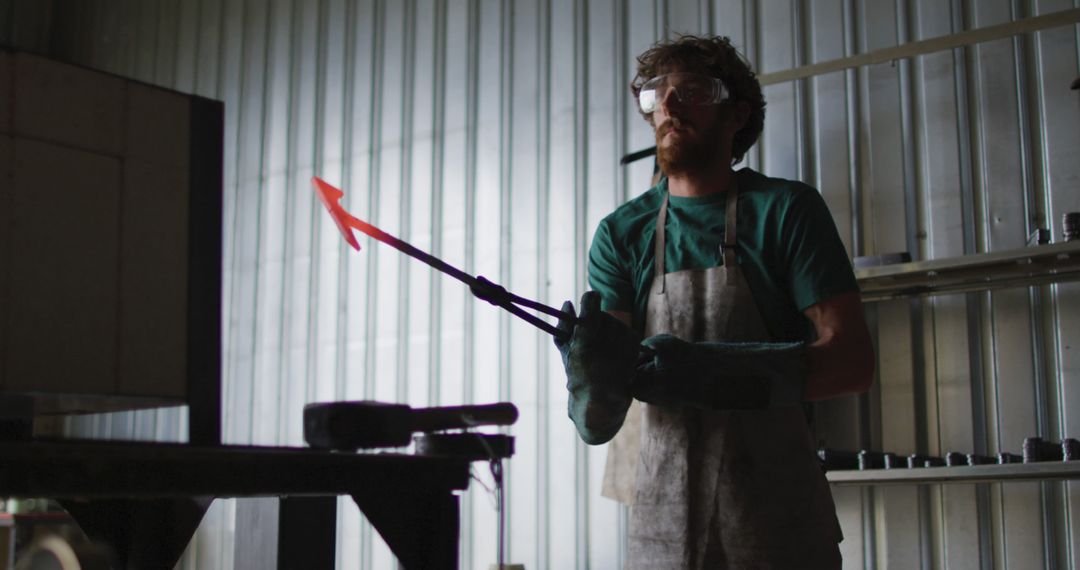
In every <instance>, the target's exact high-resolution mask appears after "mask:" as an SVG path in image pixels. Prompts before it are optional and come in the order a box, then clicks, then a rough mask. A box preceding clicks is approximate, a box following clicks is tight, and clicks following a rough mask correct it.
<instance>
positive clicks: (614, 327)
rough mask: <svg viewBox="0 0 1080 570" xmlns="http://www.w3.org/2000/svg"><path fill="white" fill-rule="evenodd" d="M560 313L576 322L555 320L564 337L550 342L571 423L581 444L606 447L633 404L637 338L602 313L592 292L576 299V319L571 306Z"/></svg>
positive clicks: (565, 304) (635, 334) (632, 332)
mask: <svg viewBox="0 0 1080 570" xmlns="http://www.w3.org/2000/svg"><path fill="white" fill-rule="evenodd" d="M562 311H563V312H564V313H567V314H570V315H575V316H576V317H577V321H576V323H575V322H570V321H569V320H567V319H565V318H563V319H559V325H558V327H559V330H561V331H563V332H565V333H566V335H565V336H563V337H562V338H559V337H556V338H555V346H556V347H557V348H558V349H559V353H560V354H561V355H562V361H563V367H564V368H565V369H566V389H567V390H568V391H569V393H570V396H569V402H568V412H569V415H570V419H571V420H573V422H574V426H576V427H577V430H578V433H579V434H580V435H581V439H582V440H583V441H585V443H587V444H589V445H599V444H601V443H606V442H608V441H610V440H611V438H613V437H615V434H616V433H617V432H618V431H619V428H620V427H622V423H623V419H625V418H626V410H627V409H628V408H629V407H630V402H631V401H632V400H633V397H632V396H631V394H630V383H631V381H632V380H633V378H634V370H635V368H636V367H637V360H638V351H639V349H640V347H641V337H640V336H639V335H638V334H637V333H636V332H634V330H633V329H631V328H630V327H628V326H626V324H625V323H623V322H622V321H620V320H619V319H617V318H615V317H613V316H611V315H609V314H608V313H605V312H604V311H603V310H601V309H600V294H599V293H597V292H595V291H589V292H587V293H585V294H584V295H582V296H581V314H580V315H578V314H576V313H575V312H574V304H573V303H571V302H570V301H567V302H565V303H563V306H562Z"/></svg>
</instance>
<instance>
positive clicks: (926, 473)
mask: <svg viewBox="0 0 1080 570" xmlns="http://www.w3.org/2000/svg"><path fill="white" fill-rule="evenodd" d="M825 476H826V478H827V479H828V480H829V483H831V484H832V485H833V486H851V485H930V484H936V483H1001V482H1009V481H1051V480H1064V479H1080V461H1053V462H1051V461H1043V462H1039V463H1007V464H1004V465H963V466H957V467H921V468H916V469H864V470H848V471H830V472H828V473H826V474H825Z"/></svg>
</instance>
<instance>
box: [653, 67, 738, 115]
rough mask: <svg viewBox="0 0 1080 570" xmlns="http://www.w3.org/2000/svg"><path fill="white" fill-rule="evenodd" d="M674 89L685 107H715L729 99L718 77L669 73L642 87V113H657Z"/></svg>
mask: <svg viewBox="0 0 1080 570" xmlns="http://www.w3.org/2000/svg"><path fill="white" fill-rule="evenodd" d="M672 89H674V90H675V96H676V97H677V98H678V99H679V102H680V103H682V104H684V105H714V104H716V103H722V102H724V100H725V99H727V97H728V91H727V89H726V88H724V84H723V82H721V81H720V79H719V78H717V77H709V76H708V75H702V74H700V73H667V74H664V75H659V76H657V77H653V78H652V79H650V80H648V81H646V82H645V84H644V85H642V86H641V91H639V92H638V104H639V105H641V112H642V113H645V114H649V113H652V112H653V111H656V109H657V107H659V106H660V102H661V101H663V100H664V99H665V98H666V97H667V94H668V91H670V90H672Z"/></svg>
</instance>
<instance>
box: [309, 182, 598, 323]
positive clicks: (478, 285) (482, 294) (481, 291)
mask: <svg viewBox="0 0 1080 570" xmlns="http://www.w3.org/2000/svg"><path fill="white" fill-rule="evenodd" d="M311 182H312V185H314V187H315V193H316V194H317V195H318V196H319V200H320V201H321V202H322V203H323V206H326V210H327V211H328V212H330V217H332V218H333V219H334V223H335V224H337V227H338V230H340V231H341V235H342V236H343V237H344V238H345V241H347V242H348V243H349V245H351V246H352V247H353V248H354V249H356V250H357V251H360V243H359V242H357V241H356V236H355V235H353V229H354V228H355V229H358V230H360V231H361V232H364V233H365V234H367V235H369V236H371V237H372V238H374V239H376V240H378V241H381V242H383V243H385V244H386V245H389V246H390V247H393V248H394V249H397V250H398V251H400V252H401V253H404V254H405V255H408V256H409V257H412V258H414V259H418V260H420V261H423V262H424V263H426V264H428V265H430V266H431V267H433V268H435V269H437V270H439V271H441V272H443V273H445V274H447V275H449V276H451V277H453V278H454V279H457V280H458V281H461V282H462V283H464V284H466V285H468V286H469V290H470V291H472V294H473V295H475V296H476V297H477V298H480V299H483V300H485V301H487V302H488V303H491V304H492V305H495V306H496V307H502V308H504V309H506V310H507V311H510V313H512V314H513V315H515V316H517V317H518V318H521V319H522V320H524V321H525V322H527V323H530V324H532V325H533V326H535V327H536V328H538V329H540V330H542V331H544V332H546V333H548V334H550V335H551V336H554V337H555V338H557V339H560V340H566V339H567V338H568V336H569V334H568V333H567V332H566V331H563V330H560V329H559V328H557V327H555V326H554V325H551V324H549V323H548V322H547V321H544V320H543V319H541V318H539V317H537V316H536V315H533V314H531V313H528V312H526V311H524V310H523V309H522V308H521V307H527V308H529V309H532V310H534V311H539V312H541V313H544V314H546V315H551V316H553V317H557V318H560V319H564V320H565V321H567V322H569V323H576V322H577V317H575V316H574V315H572V314H570V313H565V312H563V311H560V310H559V309H556V308H554V307H549V306H547V305H545V304H543V303H540V302H537V301H533V300H531V299H526V298H524V297H520V296H518V295H515V294H513V293H511V292H509V291H507V290H506V289H504V288H503V287H501V286H499V285H496V284H495V283H492V282H491V281H488V280H487V279H485V278H484V277H483V276H476V277H474V276H472V275H469V274H468V273H465V272H464V271H462V270H460V269H458V268H456V267H454V266H453V265H450V264H449V263H446V262H445V261H443V260H441V259H439V258H438V257H435V256H434V255H431V254H430V253H427V252H425V251H421V250H420V249H417V248H416V247H414V246H412V245H410V244H408V243H406V242H404V241H402V240H400V239H398V238H396V237H394V236H392V235H390V234H388V233H386V232H384V231H382V230H380V229H379V228H377V227H375V226H373V225H371V224H369V223H367V222H365V221H363V220H361V219H359V218H357V217H355V216H353V215H352V214H350V213H349V212H347V211H345V208H343V207H342V206H341V203H340V200H341V197H342V196H344V195H345V193H344V192H342V191H341V190H339V189H337V188H335V187H334V186H331V185H330V184H329V183H327V182H326V181H325V180H323V179H321V178H319V177H318V176H315V177H312V179H311ZM518 305H520V306H521V307H519V306H518Z"/></svg>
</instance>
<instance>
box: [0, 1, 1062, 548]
mask: <svg viewBox="0 0 1080 570" xmlns="http://www.w3.org/2000/svg"><path fill="white" fill-rule="evenodd" d="M1076 5H1077V3H1076V2H1075V1H1069V0H1056V1H1053V2H1038V3H1034V2H1027V1H1024V0H987V1H978V2H976V1H974V0H953V1H952V2H949V3H940V2H932V1H923V0H896V1H894V2H870V1H868V0H826V1H821V2H812V3H802V2H798V3H777V2H757V1H752V0H745V1H743V2H719V1H711V2H710V1H707V0H702V1H693V0H689V1H685V2H677V1H674V0H670V1H665V0H604V1H599V2H588V3H585V2H576V1H573V0H544V1H540V2H515V1H498V0H408V1H405V2H389V1H386V0H322V1H303V0H271V1H268V2H263V1H254V0H227V1H224V2H213V1H212V0H199V1H193V2H181V1H179V0H152V1H136V0H124V1H121V2H63V3H41V4H40V5H38V6H37V7H36V8H31V7H28V6H29V5H28V4H27V3H23V2H8V3H0V18H3V20H2V21H0V40H2V41H4V42H6V43H10V44H14V45H19V46H23V47H25V48H28V49H36V50H38V51H46V50H50V49H51V50H53V51H54V52H55V53H56V54H57V55H61V56H67V57H68V58H70V59H74V60H76V61H77V62H79V63H84V64H87V65H91V66H95V67H99V68H102V69H105V70H107V71H111V72H115V73H119V74H122V75H126V76H130V77H134V78H137V79H141V80H144V81H148V82H152V83H157V84H160V85H164V86H168V87H173V88H176V89H180V90H182V91H189V92H193V93H197V94H200V95H204V96H208V97H213V98H218V99H222V100H224V101H225V102H226V113H227V117H226V149H227V150H226V153H227V154H226V160H225V191H226V199H225V222H226V234H225V244H226V250H225V252H224V262H225V283H224V290H223V295H224V301H225V306H224V308H225V312H224V315H225V317H224V319H225V322H224V323H223V327H224V333H225V334H224V341H225V347H224V350H225V354H224V357H225V358H224V367H225V368H224V382H225V385H224V390H225V404H224V405H225V414H226V416H225V438H226V441H228V442H232V443H257V444H290V445H295V444H300V443H301V431H300V429H301V426H300V410H301V408H302V406H303V404H304V403H305V402H310V401H315V400H330V399H342V398H347V399H360V398H376V399H381V400H387V401H400V402H407V403H410V404H413V405H428V404H455V403H461V402H487V401H494V400H500V399H510V400H513V401H514V402H516V403H517V404H518V406H519V407H520V408H521V412H522V414H521V420H520V421H519V423H518V425H517V426H515V427H514V428H513V429H512V430H510V432H511V433H513V434H515V435H516V436H518V438H519V454H518V456H517V457H515V458H514V459H513V460H512V461H511V462H510V464H509V469H508V476H507V488H508V492H509V497H508V508H509V512H508V517H507V530H508V532H509V536H510V540H509V545H508V546H509V548H508V553H509V559H510V560H512V561H515V562H523V563H525V564H526V565H527V566H528V567H530V568H571V567H576V568H583V567H601V568H607V567H615V566H619V565H621V562H622V554H621V548H622V547H623V546H624V545H625V527H626V518H627V517H626V512H625V510H624V509H622V508H621V507H618V506H617V505H615V504H614V503H612V502H610V501H607V500H606V499H602V498H600V497H599V493H598V487H599V480H600V477H601V472H602V467H603V458H604V450H603V449H599V448H588V447H586V446H584V445H583V444H581V443H580V441H579V440H578V439H577V437H576V434H575V433H574V431H573V428H572V426H571V424H570V423H569V422H568V421H567V420H566V415H565V407H564V406H565V397H566V396H565V389H564V388H563V384H564V379H563V378H562V371H561V366H560V362H559V359H558V356H557V354H555V351H553V350H552V349H551V346H550V344H548V343H549V342H550V341H549V339H548V338H547V337H546V336H545V335H543V334H542V333H539V332H537V331H535V330H532V329H531V328H529V327H528V326H526V325H523V324H521V323H519V322H517V321H516V320H514V319H512V318H510V317H509V316H508V315H506V314H501V313H499V312H498V311H497V310H495V309H492V308H491V307H489V306H487V305H486V304H484V303H476V302H475V301H474V300H473V299H472V297H471V296H470V295H469V294H468V292H467V291H465V290H464V289H463V288H462V287H460V286H459V285H458V284H457V283H454V282H450V281H447V280H446V279H444V278H442V277H440V276H438V275H436V274H433V273H432V272H431V271H430V270H428V269H427V268H425V267H422V266H420V265H419V264H417V263H415V262H413V261H411V260H409V259H406V258H405V257H403V256H401V255H399V254H397V253H396V252H393V251H390V250H388V249H384V248H383V247H382V246H379V245H376V244H374V243H372V242H370V241H365V242H363V250H362V251H361V252H360V253H355V252H353V251H351V250H349V249H347V248H346V246H345V245H344V244H343V243H342V241H341V239H340V238H339V237H338V235H337V233H336V230H335V229H334V227H333V226H332V224H329V223H328V220H327V219H326V218H325V216H324V215H323V214H322V213H321V210H320V208H318V207H316V206H317V204H316V202H315V201H314V197H313V195H312V192H311V190H310V188H309V185H308V180H309V179H310V177H311V176H312V175H313V174H318V175H321V176H324V177H326V178H328V179H329V180H331V181H337V182H340V183H341V185H342V186H343V187H344V188H345V190H346V192H347V198H346V205H347V207H349V208H350V209H351V210H352V211H354V212H355V213H356V214H357V215H358V216H359V217H362V218H365V219H369V220H371V221H372V222H374V223H376V224H377V225H380V226H381V227H384V228H385V229H387V230H388V231H390V232H391V233H395V234H397V235H400V236H401V237H403V238H404V239H406V240H407V241H410V242H412V243H414V244H416V245H417V246H418V247H421V248H424V249H429V250H430V251H432V252H433V253H435V254H436V255H438V256H440V257H442V258H444V259H446V260H447V261H448V262H450V263H452V264H455V265H458V266H460V267H462V268H464V269H465V270H467V271H470V272H473V273H479V274H483V275H486V276H488V277H489V278H492V279H495V280H498V281H499V282H501V283H504V284H506V285H507V286H509V287H510V288H511V289H512V290H514V291H516V292H518V293H520V294H522V295H525V296H530V297H535V298H539V299H542V300H545V301H548V302H550V303H552V304H556V303H558V302H560V301H561V300H563V299H567V298H571V299H576V298H577V297H578V295H579V294H580V293H581V291H582V289H583V287H584V281H585V276H584V267H585V258H584V255H585V252H586V248H587V245H588V241H589V239H590V238H591V233H592V230H593V228H594V227H595V225H596V223H597V221H598V220H599V219H600V218H601V217H602V216H604V215H605V214H606V213H607V212H609V211H610V210H611V209H613V208H614V207H615V206H617V205H618V204H619V203H621V202H623V201H625V200H626V199H628V198H631V197H634V196H636V195H638V194H639V193H641V192H642V191H644V190H645V181H646V180H647V179H648V178H649V176H650V174H651V166H650V165H648V164H646V163H644V162H641V163H636V164H632V165H630V166H627V167H619V166H618V165H617V159H618V157H619V156H620V155H622V154H623V153H625V152H628V151H631V150H636V149H638V148H642V147H644V146H647V145H649V144H651V141H652V135H651V131H650V129H649V127H648V125H647V124H645V123H644V121H642V120H641V119H640V117H639V116H638V114H637V112H636V110H635V107H634V105H633V103H632V101H629V100H628V98H627V96H626V85H627V83H628V82H629V79H630V78H631V77H632V75H633V69H634V56H636V54H638V53H640V52H641V51H642V50H644V49H645V48H646V47H647V46H648V45H649V44H650V43H652V42H653V41H654V40H656V39H657V38H660V37H665V36H670V35H672V34H674V33H677V32H699V33H700V32H715V33H718V34H722V35H728V36H730V37H731V38H732V39H733V41H734V42H735V44H736V45H738V46H740V48H741V49H743V50H744V51H745V53H746V54H747V55H748V57H749V58H750V60H751V61H753V62H755V63H756V65H757V66H758V68H759V70H761V71H765V72H770V71H780V70H784V69H788V68H790V67H793V66H798V65H802V64H810V63H816V62H821V61H827V60H831V59H836V58H839V57H843V56H847V55H853V54H856V53H862V52H867V51H871V50H874V49H878V48H883V47H888V46H894V45H897V44H900V43H904V42H908V41H916V40H920V39H925V38H930V37H935V36H939V35H942V34H948V33H951V32H956V31H960V30H965V29H972V28H978V27H984V26H988V25H993V24H998V23H1003V22H1008V21H1010V20H1015V19H1018V18H1022V17H1026V16H1033V15H1039V14H1044V13H1050V12H1053V11H1056V10H1061V9H1065V8H1070V7H1074V6H1076ZM50 10H53V11H55V13H53V12H50ZM1077 46H1078V41H1077V29H1076V27H1075V26H1069V27H1064V28H1058V29H1053V30H1047V31H1043V32H1040V33H1037V34H1030V35H1028V36H1024V37H1018V38H1015V39H1006V40H997V41H993V42H987V43H984V44H979V45H977V46H971V47H966V48H962V49H957V50H954V51H947V52H939V53H934V54H929V55H924V56H919V57H916V58H912V59H910V60H902V61H899V62H895V63H893V64H881V65H873V66H867V67H864V68H860V69H855V70H849V71H842V72H834V73H831V74H826V75H821V76H818V77H814V78H810V79H803V80H799V81H797V82H792V83H787V84H777V85H773V86H769V87H767V88H766V94H767V97H768V102H769V113H768V117H769V118H768V121H767V122H766V130H765V133H764V135H763V139H762V141H761V143H760V144H759V145H758V146H757V147H756V148H755V149H754V150H752V151H751V152H750V153H749V156H748V163H749V164H750V165H751V166H752V167H755V168H757V167H761V169H762V170H764V171H765V172H767V173H768V174H771V175H774V176H787V177H792V178H801V179H804V180H806V181H807V182H809V183H811V184H813V185H815V186H816V187H818V188H819V189H820V190H821V192H822V194H823V196H824V197H825V199H826V201H827V203H828V204H829V206H830V208H831V210H832V212H833V215H834V217H835V219H836V221H837V225H838V227H839V229H840V232H841V235H842V236H843V238H844V241H845V244H846V245H847V247H848V249H849V251H850V252H851V253H853V254H880V253H887V252H893V251H905V250H906V251H911V252H912V254H913V255H914V256H916V257H917V258H935V257H945V256H952V255H959V254H963V253H971V252H978V251H993V250H1001V249H1010V248H1015V247H1020V246H1021V245H1022V244H1024V243H1025V241H1026V236H1027V234H1028V233H1029V232H1030V231H1031V230H1032V229H1034V228H1036V227H1039V226H1049V227H1052V228H1053V229H1054V231H1055V233H1057V234H1059V235H1060V229H1061V222H1060V220H1061V215H1062V213H1063V212H1067V211H1076V210H1080V192H1077V191H1076V187H1077V180H1078V179H1080V171H1078V169H1080V166H1078V165H1080V156H1078V153H1080V150H1078V149H1080V140H1078V138H1080V135H1078V133H1080V129H1078V128H1077V125H1080V107H1078V106H1077V104H1076V97H1077V95H1076V93H1075V92H1070V91H1069V90H1068V88H1067V87H1068V85H1067V84H1068V82H1069V81H1070V80H1071V79H1072V78H1074V77H1075V76H1076V74H1077V69H1078V64H1077V51H1078V49H1077ZM1078 306H1080V287H1077V286H1075V285H1068V286H1066V285H1058V286H1047V287H1041V288H1037V289H1032V290H1029V291H1025V290H1010V291H999V292H995V293H992V294H989V293H988V294H970V295H967V296H950V297H940V298H935V299H932V300H917V301H892V302H888V303H882V304H879V305H876V306H874V307H871V308H869V309H868V317H869V318H870V320H871V322H872V323H876V326H875V338H876V339H877V345H878V361H879V366H878V372H879V374H878V382H877V384H876V386H875V388H874V390H873V391H872V392H871V393H870V394H869V395H867V396H864V397H861V398H849V399H843V400H837V401H834V402H829V403H826V404H822V405H819V406H818V414H817V416H818V417H817V427H818V433H819V437H820V438H821V439H822V440H823V441H824V442H825V443H826V444H828V445H830V446H834V447H846V448H859V447H877V448H884V449H889V450H892V451H896V452H900V453H911V452H914V451H921V452H931V453H944V452H946V451H950V450H958V451H983V452H987V453H995V452H998V451H1011V452H1018V451H1019V448H1020V443H1021V441H1022V439H1023V438H1024V437H1027V436H1031V435H1043V436H1045V437H1049V438H1053V439H1059V438H1061V437H1068V436H1073V437H1076V436H1078V435H1080V431H1078V430H1077V429H1076V423H1077V422H1076V413H1075V412H1074V410H1077V409H1080V393H1078V392H1077V391H1076V390H1075V389H1073V387H1072V386H1073V384H1075V383H1074V382H1068V381H1067V379H1076V378H1077V377H1078V370H1077V368H1078V366H1077V364H1076V358H1075V357H1073V356H1072V353H1073V352H1074V351H1072V350H1071V349H1070V346H1072V345H1073V344H1074V343H1075V342H1076V339H1077V338H1078V337H1080V320H1078V319H1077V317H1076V315H1080V310H1077V309H1078ZM69 424H70V426H69V427H70V429H72V430H73V431H77V432H80V433H96V434H98V435H102V436H111V437H139V438H155V439H169V440H176V439H182V437H183V434H184V433H186V418H185V415H184V414H183V413H182V412H181V411H179V410H160V411H156V412H139V413H133V414H113V415H109V416H101V417H96V418H83V419H76V420H72V421H70V422H69ZM478 467H479V466H478ZM482 471H483V470H482V469H479V468H478V469H477V473H478V476H479V477H480V478H481V479H484V480H485V481H488V482H489V483H490V477H488V476H487V475H486V474H484V473H481V472H482ZM1078 495H1080V487H1077V486H1076V484H1061V483H1055V484H1036V483H1012V484H1008V485H1003V484H997V485H990V486H987V487H986V488H975V487H964V486H951V487H937V488H920V489H917V488H915V487H910V488H903V487H896V488H888V489H843V490H838V491H837V493H836V499H837V507H838V512H839V515H840V518H841V521H842V524H843V527H844V533H845V535H846V537H847V539H846V540H845V541H844V543H843V545H842V549H843V552H844V555H845V567H850V568H860V567H866V568H875V567H882V568H886V567H904V568H910V567H923V568H931V567H934V568H937V567H943V568H944V567H948V568H976V567H978V568H989V567H993V568H1008V567H1020V566H1024V567H1028V566H1056V567H1070V566H1071V567H1077V566H1080V548H1077V544H1080V527H1078V525H1075V524H1073V521H1074V520H1076V517H1077V516H1080V513H1078V509H1080V497H1078ZM463 507H464V509H463V527H462V528H463V541H462V558H463V563H464V567H466V568H485V567H486V566H487V564H489V563H491V562H493V561H494V559H495V533H494V528H495V525H496V519H495V514H494V512H493V510H492V508H491V501H490V498H489V497H488V496H487V495H486V494H485V493H484V491H483V490H482V489H480V488H479V487H478V486H474V488H473V490H471V491H470V492H469V493H468V494H467V495H466V496H465V498H464V501H463ZM234 511H235V503H233V502H219V504H217V505H216V506H215V507H213V509H212V510H211V512H210V514H209V515H208V516H207V518H206V520H205V522H204V525H203V527H202V528H201V530H200V531H199V534H198V536H197V539H196V540H195V541H194V542H193V543H192V546H191V548H189V552H188V554H187V556H186V558H185V562H184V567H187V568H228V567H231V566H232V560H233V557H234V553H233V541H232V534H231V533H232V530H231V529H232V525H233V514H234ZM975 520H977V521H978V524H977V525H976V524H972V521H975ZM339 522H340V525H339V528H340V530H339V545H340V546H339V559H340V560H341V563H340V564H341V566H342V567H343V568H384V567H390V566H391V565H392V563H391V558H390V555H389V552H388V550H387V549H386V547H385V546H384V545H383V544H382V543H381V541H380V540H379V539H378V537H377V535H376V534H375V533H373V532H372V530H371V528H370V527H369V526H368V525H367V524H366V522H364V521H363V520H362V518H361V517H360V516H359V514H358V513H357V512H356V509H355V508H354V507H353V506H352V505H351V503H349V502H347V501H344V500H343V501H342V509H341V514H340V520H339Z"/></svg>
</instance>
